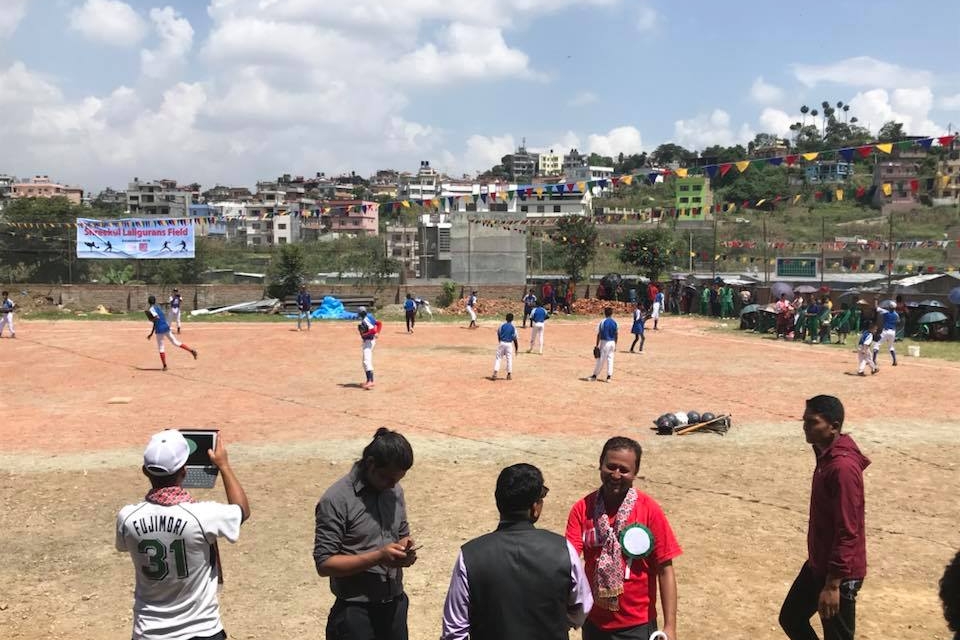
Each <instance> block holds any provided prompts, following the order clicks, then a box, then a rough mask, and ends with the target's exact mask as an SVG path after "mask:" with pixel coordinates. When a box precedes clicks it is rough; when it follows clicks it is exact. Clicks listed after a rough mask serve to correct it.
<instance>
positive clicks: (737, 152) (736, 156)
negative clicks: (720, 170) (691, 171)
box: [700, 144, 747, 163]
mask: <svg viewBox="0 0 960 640" xmlns="http://www.w3.org/2000/svg"><path fill="white" fill-rule="evenodd" d="M700 157H701V158H703V160H704V161H706V162H709V163H719V162H736V161H737V160H743V159H744V158H746V157H747V150H746V149H744V147H743V145H742V144H738V145H736V146H733V147H724V146H722V145H719V144H715V145H713V146H712V147H707V148H706V149H704V150H703V151H701V152H700Z"/></svg>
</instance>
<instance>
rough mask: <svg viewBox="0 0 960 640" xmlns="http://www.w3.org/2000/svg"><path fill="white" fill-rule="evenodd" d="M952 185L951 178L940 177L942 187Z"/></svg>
mask: <svg viewBox="0 0 960 640" xmlns="http://www.w3.org/2000/svg"><path fill="white" fill-rule="evenodd" d="M948 184H950V176H940V186H941V187H945V186H947V185H948Z"/></svg>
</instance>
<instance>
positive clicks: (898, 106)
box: [0, 0, 960, 190]
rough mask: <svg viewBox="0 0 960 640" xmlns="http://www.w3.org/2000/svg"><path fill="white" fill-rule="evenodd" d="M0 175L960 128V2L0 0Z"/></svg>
mask: <svg viewBox="0 0 960 640" xmlns="http://www.w3.org/2000/svg"><path fill="white" fill-rule="evenodd" d="M3 4H4V11H3V13H0V138H2V139H3V140H4V141H5V144H4V147H5V151H6V153H4V154H2V156H0V173H13V174H15V175H18V176H21V177H23V176H29V175H32V174H36V173H44V174H49V175H50V176H51V177H52V178H54V179H57V180H61V181H64V182H68V183H74V184H80V185H82V186H84V187H85V188H88V189H93V190H99V189H100V188H102V187H104V186H114V187H121V186H123V185H125V184H126V182H127V181H128V180H130V179H131V178H133V177H134V176H138V177H140V178H145V179H150V178H160V177H169V178H174V179H177V180H180V181H183V182H187V181H194V180H196V181H199V182H201V183H202V184H204V185H212V184H214V183H218V182H219V183H225V184H237V185H252V184H253V183H254V182H255V181H256V180H257V179H258V178H270V177H274V176H276V175H279V174H281V173H294V174H302V175H311V174H313V173H315V172H317V171H325V172H327V173H337V172H340V171H349V170H356V171H358V172H361V173H364V174H366V173H370V172H372V171H373V170H375V169H377V168H386V167H392V168H396V169H401V170H415V169H416V167H417V166H418V163H419V161H420V160H430V161H431V162H432V164H434V165H435V166H438V167H440V168H442V169H444V170H446V171H447V172H449V173H451V174H460V173H472V172H474V171H477V170H480V169H485V168H488V167H489V166H491V165H492V164H494V163H496V162H497V160H498V159H499V157H500V156H501V155H503V154H504V153H506V152H508V151H510V150H511V149H512V148H514V147H515V146H516V145H518V144H519V143H520V141H521V139H522V138H523V137H526V140H527V146H528V147H530V148H533V149H548V148H555V149H557V150H567V149H569V148H570V147H574V146H576V147H577V148H579V149H580V150H581V151H597V152H600V153H604V154H615V153H617V152H620V151H623V152H625V153H632V152H637V151H641V150H647V151H649V150H652V149H653V148H655V147H656V146H657V145H658V144H660V143H662V142H668V141H673V142H677V143H679V144H683V145H685V146H687V147H690V148H694V149H699V148H703V147H705V146H709V145H711V144H734V143H738V142H746V141H748V140H749V139H752V137H753V136H754V135H755V134H756V133H758V132H767V131H769V132H775V133H781V134H782V133H786V130H787V127H788V126H789V124H790V123H791V122H793V121H795V120H797V119H798V117H799V113H798V108H799V106H800V105H801V104H804V103H806V104H809V105H810V106H811V107H813V106H816V105H819V103H820V102H821V101H822V100H825V99H826V100H830V101H831V102H836V101H837V100H843V101H844V102H849V103H851V104H852V106H853V109H852V111H851V115H857V117H858V118H859V119H860V121H861V122H862V123H864V124H868V125H869V126H870V127H871V128H872V129H874V130H876V129H878V128H879V127H880V126H881V125H882V124H883V122H885V121H886V120H890V119H895V120H898V121H901V122H904V124H905V125H906V129H907V131H908V132H909V133H911V134H923V135H936V134H940V133H943V132H945V131H946V130H947V128H948V127H949V126H951V125H952V128H953V129H954V130H956V129H957V128H960V67H958V65H957V63H956V61H957V60H958V59H960V43H958V40H957V36H956V34H957V28H958V26H957V25H960V3H953V2H936V1H923V0H919V1H915V2H911V3H903V2H894V1H892V0H882V1H878V0H872V1H864V2H854V1H849V2H818V1H812V2H806V3H802V4H797V3H781V2H761V1H759V0H744V1H740V2H733V1H731V2H725V3H721V2H709V3H708V2H690V3H683V4H680V3H671V2H666V1H664V0H470V1H469V2H466V1H458V0H209V1H201V0H175V1H168V2H162V1H160V2H153V1H150V0H128V1H126V2H124V1H123V0H3Z"/></svg>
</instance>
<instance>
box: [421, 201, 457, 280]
mask: <svg viewBox="0 0 960 640" xmlns="http://www.w3.org/2000/svg"><path fill="white" fill-rule="evenodd" d="M452 228H453V224H452V222H451V221H450V216H449V215H447V214H445V213H429V214H423V215H421V216H420V224H419V232H420V240H419V243H418V245H417V249H418V258H419V260H420V269H419V271H418V276H419V277H421V278H428V279H429V278H449V277H450V272H451V264H452V260H453V252H452V251H451V245H450V231H451V229H452Z"/></svg>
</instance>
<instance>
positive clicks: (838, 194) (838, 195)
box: [834, 189, 843, 202]
mask: <svg viewBox="0 0 960 640" xmlns="http://www.w3.org/2000/svg"><path fill="white" fill-rule="evenodd" d="M834 195H836V199H837V201H838V202H839V201H840V200H843V189H837V191H836V193H835V194H834Z"/></svg>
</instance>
